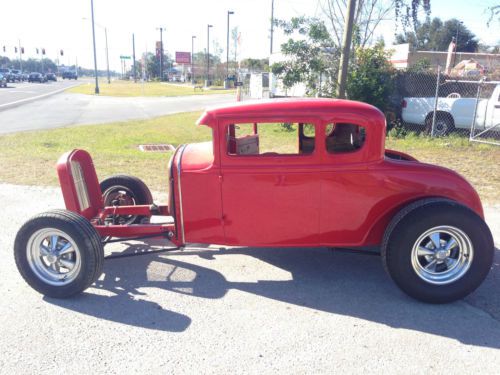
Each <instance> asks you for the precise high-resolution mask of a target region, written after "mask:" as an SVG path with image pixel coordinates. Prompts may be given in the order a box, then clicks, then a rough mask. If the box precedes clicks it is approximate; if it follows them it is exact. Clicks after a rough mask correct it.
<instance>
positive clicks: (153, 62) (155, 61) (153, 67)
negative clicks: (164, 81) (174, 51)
mask: <svg viewBox="0 0 500 375" xmlns="http://www.w3.org/2000/svg"><path fill="white" fill-rule="evenodd" d="M145 62H146V75H147V76H148V77H149V78H160V74H159V72H160V59H159V58H158V57H156V55H155V54H153V53H152V52H148V53H147V55H146V58H145ZM171 63H172V59H171V57H170V55H168V54H166V53H164V55H163V70H164V71H166V70H168V67H169V66H170V64H171Z"/></svg>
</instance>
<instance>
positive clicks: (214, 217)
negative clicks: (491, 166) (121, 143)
mask: <svg viewBox="0 0 500 375" xmlns="http://www.w3.org/2000/svg"><path fill="white" fill-rule="evenodd" d="M198 124H199V125H202V126H206V127H208V128H209V129H210V131H211V134H212V135H213V141H212V142H203V143H192V144H187V145H181V146H179V147H178V148H177V149H176V151H175V152H174V154H173V156H172V157H171V159H170V162H169V166H168V180H169V192H170V195H169V202H168V205H156V204H154V203H153V200H152V198H151V192H150V191H149V189H148V187H147V186H146V185H145V184H144V182H142V181H141V180H139V179H138V178H136V177H132V176H127V175H116V176H112V177H109V178H106V179H104V180H102V181H101V182H100V183H99V181H98V179H97V174H96V171H95V169H94V166H93V165H94V164H93V162H92V158H91V156H90V155H89V154H88V153H87V152H86V151H84V150H73V151H70V152H68V153H66V154H64V155H63V156H61V158H60V159H59V161H58V163H57V172H58V175H59V181H60V184H61V188H62V193H63V197H64V201H65V204H66V210H56V211H50V212H47V213H43V214H40V215H38V216H35V217H34V218H33V219H31V220H29V221H28V222H27V223H26V224H24V225H23V226H22V227H21V229H20V230H19V232H18V234H17V236H16V240H15V245H14V247H15V248H14V250H15V251H14V254H15V258H16V264H17V266H18V269H19V271H20V273H21V275H22V276H23V277H24V279H25V280H26V281H27V282H28V284H29V285H31V286H32V287H33V288H34V289H36V290H37V291H39V292H41V293H43V294H45V295H48V296H51V297H59V298H62V297H69V296H72V295H75V294H77V293H80V292H82V291H83V290H84V289H86V288H87V287H88V286H90V285H91V284H92V283H93V282H94V281H95V280H97V279H98V278H99V276H100V274H101V270H102V264H103V258H104V252H103V242H104V243H106V239H108V238H111V237H112V238H114V239H113V241H112V242H115V241H116V240H120V239H121V240H130V239H132V238H141V237H152V236H159V237H164V238H165V239H168V240H169V241H170V242H171V243H173V244H174V245H175V246H184V245H185V244H188V243H207V244H212V243H216V244H220V245H227V246H251V247H269V246H277V247H282V248H290V247H309V248H311V247H341V248H351V249H353V251H359V252H361V251H366V250H367V249H374V250H377V251H380V252H381V255H382V262H383V264H384V266H385V268H386V269H387V271H388V273H389V274H390V276H391V277H392V279H393V280H394V281H395V282H396V284H397V285H398V286H399V287H400V288H401V289H402V290H403V291H405V292H406V293H408V294H409V295H410V296H412V297H414V298H417V299H419V300H422V301H426V302H432V303H444V302H451V301H454V300H457V299H460V298H463V297H465V296H466V295H468V294H469V293H471V292H472V291H473V290H474V289H476V288H477V287H478V286H479V285H480V284H481V282H482V281H483V280H484V279H485V277H486V275H487V274H488V272H489V270H490V267H491V265H492V261H493V254H494V247H493V238H492V235H491V232H490V230H489V228H488V226H487V225H486V223H485V221H484V213H483V207H482V205H481V201H480V199H479V196H478V194H477V193H476V191H475V190H474V188H473V187H472V186H471V185H470V184H469V183H468V182H467V181H466V180H465V179H464V178H463V177H461V176H460V175H458V174H457V173H455V172H453V171H451V170H449V169H447V168H443V167H438V166H435V165H431V164H426V163H420V162H418V161H417V160H416V159H415V158H413V157H412V156H410V155H407V154H405V153H402V152H398V151H393V150H388V149H385V146H384V142H385V131H386V120H385V116H384V115H383V114H382V113H381V112H380V111H379V110H378V109H376V108H375V107H373V106H371V105H368V104H364V103H359V102H352V101H346V100H331V99H292V100H290V99H289V100H263V101H261V102H258V103H255V102H254V103H252V102H247V103H245V102H242V103H239V104H235V105H229V106H228V105H226V106H224V107H220V108H215V109H211V110H208V111H206V112H205V113H204V114H203V115H202V116H201V117H200V119H199V120H198ZM277 133H281V134H282V135H283V136H282V137H281V138H276V136H275V135H276V134H277ZM277 139H279V141H277ZM159 170H160V169H159ZM152 215H159V216H165V220H164V221H162V222H161V223H158V222H154V223H151V222H150V220H149V218H150V217H151V216H152ZM282 256H283V257H286V256H287V252H286V250H283V254H282ZM311 256H312V257H313V256H314V251H312V252H311ZM361 277H362V276H361ZM374 290H375V292H376V288H375V289H374Z"/></svg>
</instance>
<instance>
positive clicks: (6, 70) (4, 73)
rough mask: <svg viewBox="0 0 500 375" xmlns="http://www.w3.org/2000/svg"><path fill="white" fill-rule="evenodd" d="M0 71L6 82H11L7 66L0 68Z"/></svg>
mask: <svg viewBox="0 0 500 375" xmlns="http://www.w3.org/2000/svg"><path fill="white" fill-rule="evenodd" d="M0 73H2V75H3V76H4V77H5V79H6V80H7V82H12V75H11V73H10V69H7V68H0Z"/></svg>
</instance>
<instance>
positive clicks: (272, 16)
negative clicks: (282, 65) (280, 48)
mask: <svg viewBox="0 0 500 375" xmlns="http://www.w3.org/2000/svg"><path fill="white" fill-rule="evenodd" d="M273 32H274V0H271V49H270V52H271V55H272V54H273Z"/></svg>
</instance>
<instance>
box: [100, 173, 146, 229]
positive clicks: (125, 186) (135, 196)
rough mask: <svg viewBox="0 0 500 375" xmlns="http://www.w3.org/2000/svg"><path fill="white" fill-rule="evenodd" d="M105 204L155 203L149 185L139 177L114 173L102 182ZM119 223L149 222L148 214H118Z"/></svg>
mask: <svg viewBox="0 0 500 375" xmlns="http://www.w3.org/2000/svg"><path fill="white" fill-rule="evenodd" d="M100 186H101V191H102V197H103V200H104V206H126V205H129V206H135V205H144V204H148V205H149V204H153V196H152V195H151V191H150V190H149V188H148V187H147V185H146V184H145V183H144V182H143V181H142V180H141V179H139V178H137V177H134V176H129V175H125V174H123V175H114V176H110V177H107V178H105V179H104V180H102V181H101V183H100ZM114 220H115V222H116V223H118V224H138V223H148V222H149V217H148V216H137V215H127V216H120V215H116V216H115V217H114Z"/></svg>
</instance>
